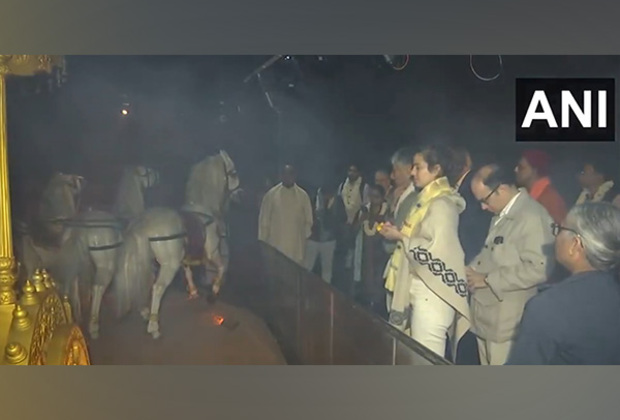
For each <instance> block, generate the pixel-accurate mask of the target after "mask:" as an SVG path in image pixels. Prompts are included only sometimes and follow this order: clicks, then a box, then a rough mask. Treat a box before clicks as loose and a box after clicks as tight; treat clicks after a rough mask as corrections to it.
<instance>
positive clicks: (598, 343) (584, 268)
mask: <svg viewBox="0 0 620 420" xmlns="http://www.w3.org/2000/svg"><path fill="white" fill-rule="evenodd" d="M553 227H554V234H555V235H556V241H555V254H556V259H557V260H558V262H559V263H560V264H562V265H563V266H564V267H566V269H568V271H569V272H570V273H571V275H570V276H569V277H568V278H567V279H565V280H563V281H562V282H560V283H558V284H555V285H553V286H551V287H550V288H549V289H547V290H546V291H544V292H542V293H540V294H538V295H537V296H535V297H533V298H532V299H531V300H530V301H529V302H528V304H527V306H526V309H525V312H524V315H523V318H522V321H521V327H520V332H519V335H518V338H517V341H516V343H515V345H514V347H513V349H512V353H511V355H510V357H509V359H508V363H507V364H510V365H617V364H620V284H619V283H618V278H617V270H618V266H619V265H620V209H618V208H616V207H614V206H613V205H612V204H609V203H603V202H600V203H587V204H582V205H578V206H576V207H574V208H573V209H572V210H571V211H570V212H569V213H568V215H567V217H566V220H565V221H564V222H563V223H562V224H554V225H553Z"/></svg>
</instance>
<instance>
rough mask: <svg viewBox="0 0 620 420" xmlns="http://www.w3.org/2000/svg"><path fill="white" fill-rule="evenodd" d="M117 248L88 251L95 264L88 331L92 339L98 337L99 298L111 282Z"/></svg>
mask: <svg viewBox="0 0 620 420" xmlns="http://www.w3.org/2000/svg"><path fill="white" fill-rule="evenodd" d="M116 253H117V249H116V248H113V249H105V250H95V251H91V252H90V256H91V258H92V260H93V263H94V264H95V267H96V271H95V281H94V282H93V289H92V301H91V302H92V303H91V308H90V322H89V324H88V332H89V334H90V337H91V338H92V339H97V338H99V314H100V311H101V300H102V299H103V295H104V293H105V291H106V290H107V289H108V287H109V286H110V284H111V283H112V278H113V277H114V271H115V269H116Z"/></svg>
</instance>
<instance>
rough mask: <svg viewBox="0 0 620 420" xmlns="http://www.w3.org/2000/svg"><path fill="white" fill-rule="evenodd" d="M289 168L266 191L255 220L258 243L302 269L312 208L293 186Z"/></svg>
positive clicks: (288, 166)
mask: <svg viewBox="0 0 620 420" xmlns="http://www.w3.org/2000/svg"><path fill="white" fill-rule="evenodd" d="M296 180H297V174H296V171H295V168H294V167H293V166H292V165H286V166H285V167H284V168H283V169H282V172H281V181H282V182H280V183H279V184H278V185H276V186H275V187H273V188H272V189H270V190H269V191H267V193H266V194H265V196H264V197H263V201H262V203H261V208H260V214H259V217H258V239H259V240H260V241H262V242H265V243H267V244H269V245H271V246H273V247H274V248H276V249H277V250H278V251H280V252H282V253H283V254H284V255H286V256H287V257H288V258H290V259H291V260H293V261H295V262H296V263H297V264H300V265H302V264H303V262H304V257H305V252H306V241H307V239H308V238H309V237H310V235H311V234H312V224H313V218H312V205H311V204H310V197H308V194H307V193H306V191H304V190H303V189H302V188H301V187H299V186H298V185H297V183H296Z"/></svg>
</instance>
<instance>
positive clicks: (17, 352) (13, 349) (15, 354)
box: [4, 342, 28, 365]
mask: <svg viewBox="0 0 620 420" xmlns="http://www.w3.org/2000/svg"><path fill="white" fill-rule="evenodd" d="M27 357H28V352H27V351H26V349H25V348H24V346H22V345H21V344H19V343H14V342H13V343H9V344H7V346H6V348H5V349H4V360H6V361H7V362H8V363H9V364H11V365H18V364H21V363H22V362H23V361H25V360H26V358H27Z"/></svg>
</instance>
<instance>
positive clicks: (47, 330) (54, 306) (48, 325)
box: [29, 293, 67, 365]
mask: <svg viewBox="0 0 620 420" xmlns="http://www.w3.org/2000/svg"><path fill="white" fill-rule="evenodd" d="M63 324H67V315H66V314H65V308H64V307H63V304H62V302H61V300H60V298H59V297H58V295H57V294H56V293H50V294H48V295H47V296H45V298H44V299H43V302H42V303H41V306H40V308H39V313H38V314H37V319H36V321H35V323H34V330H33V331H32V343H31V344H30V360H29V364H30V365H45V364H47V363H46V353H47V345H48V344H49V342H50V340H51V338H52V336H53V334H54V330H55V329H56V328H57V327H58V326H61V325H63Z"/></svg>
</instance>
